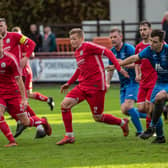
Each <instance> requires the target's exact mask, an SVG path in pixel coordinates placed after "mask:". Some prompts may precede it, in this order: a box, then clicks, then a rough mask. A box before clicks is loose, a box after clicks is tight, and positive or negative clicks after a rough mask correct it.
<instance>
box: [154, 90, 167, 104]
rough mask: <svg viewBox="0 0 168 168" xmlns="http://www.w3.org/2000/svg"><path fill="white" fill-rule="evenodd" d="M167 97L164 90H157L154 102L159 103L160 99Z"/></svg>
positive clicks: (163, 99)
mask: <svg viewBox="0 0 168 168" xmlns="http://www.w3.org/2000/svg"><path fill="white" fill-rule="evenodd" d="M166 98H167V93H166V92H165V91H161V92H159V93H158V94H157V95H156V97H155V103H160V102H162V101H165V100H166Z"/></svg>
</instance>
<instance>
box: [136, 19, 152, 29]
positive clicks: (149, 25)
mask: <svg viewBox="0 0 168 168" xmlns="http://www.w3.org/2000/svg"><path fill="white" fill-rule="evenodd" d="M144 25H147V26H148V27H149V28H151V23H150V22H148V21H147V20H143V21H141V22H140V24H139V26H144Z"/></svg>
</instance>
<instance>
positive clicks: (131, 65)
mask: <svg viewBox="0 0 168 168" xmlns="http://www.w3.org/2000/svg"><path fill="white" fill-rule="evenodd" d="M117 60H118V62H119V63H120V61H122V60H121V59H117ZM123 67H124V68H129V69H133V68H135V63H132V64H128V65H125V66H123Z"/></svg>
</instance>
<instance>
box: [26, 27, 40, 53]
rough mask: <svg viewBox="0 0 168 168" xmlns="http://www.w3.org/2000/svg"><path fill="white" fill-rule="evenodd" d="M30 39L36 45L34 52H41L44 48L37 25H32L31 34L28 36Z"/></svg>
mask: <svg viewBox="0 0 168 168" xmlns="http://www.w3.org/2000/svg"><path fill="white" fill-rule="evenodd" d="M28 37H29V38H30V39H32V40H33V41H34V42H35V43H36V47H35V49H34V51H35V52H40V51H41V48H42V36H41V34H40V33H39V32H38V30H37V25H35V24H31V25H30V34H29V35H28Z"/></svg>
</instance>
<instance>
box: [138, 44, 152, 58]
mask: <svg viewBox="0 0 168 168" xmlns="http://www.w3.org/2000/svg"><path fill="white" fill-rule="evenodd" d="M149 55H150V48H149V47H147V48H145V49H144V50H142V51H141V52H140V53H139V54H138V56H139V58H140V59H143V58H148V57H149Z"/></svg>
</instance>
